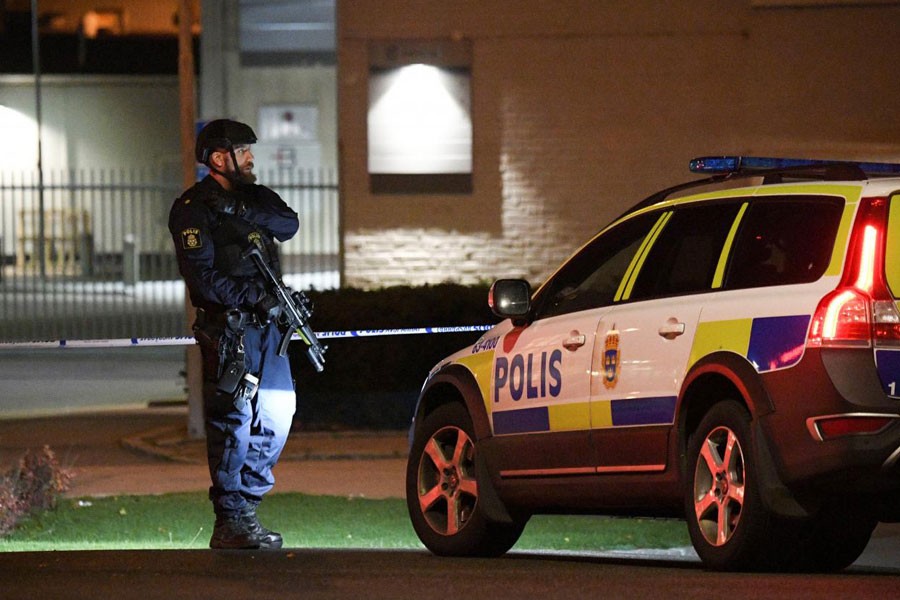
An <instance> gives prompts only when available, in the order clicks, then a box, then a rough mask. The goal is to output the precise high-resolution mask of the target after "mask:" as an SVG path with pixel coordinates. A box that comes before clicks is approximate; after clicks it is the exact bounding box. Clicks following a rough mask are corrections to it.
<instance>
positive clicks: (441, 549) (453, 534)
mask: <svg viewBox="0 0 900 600" xmlns="http://www.w3.org/2000/svg"><path fill="white" fill-rule="evenodd" d="M475 453H476V447H475V435H474V428H473V426H472V419H471V417H469V414H468V412H467V411H466V409H465V407H464V406H463V405H462V404H458V403H452V404H445V405H442V406H440V407H438V408H437V409H435V410H434V411H433V412H432V413H430V414H429V415H427V416H426V417H425V419H424V420H423V422H422V423H421V424H420V425H419V426H418V427H416V432H415V437H414V438H413V444H412V448H411V449H410V454H409V462H408V463H407V468H406V504H407V508H408V509H409V516H410V520H411V521H412V525H413V528H414V529H415V531H416V534H417V535H418V536H419V539H420V540H421V541H422V543H423V544H425V547H427V548H428V549H429V550H431V551H432V552H434V553H435V554H437V555H440V556H498V555H500V554H503V553H504V552H506V551H507V550H509V549H510V548H511V547H512V546H513V545H514V544H515V543H516V541H517V540H518V539H519V536H520V535H521V534H522V530H523V529H524V527H525V523H524V521H514V522H512V523H497V522H494V521H491V520H489V519H488V518H487V517H486V515H485V514H484V513H483V511H482V510H481V507H480V505H479V483H478V480H477V478H476V476H475Z"/></svg>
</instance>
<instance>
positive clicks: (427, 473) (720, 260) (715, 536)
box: [406, 157, 900, 570]
mask: <svg viewBox="0 0 900 600" xmlns="http://www.w3.org/2000/svg"><path fill="white" fill-rule="evenodd" d="M691 168H692V170H693V171H695V172H705V173H710V175H709V176H708V177H707V178H705V179H701V180H699V181H695V182H689V183H688V184H683V185H680V186H675V187H674V188H670V189H668V190H664V191H662V192H660V193H658V194H655V195H654V196H652V197H650V198H648V199H646V200H645V201H644V202H641V203H640V204H638V205H637V206H636V207H634V208H633V209H632V210H630V211H629V212H627V213H626V214H625V215H623V216H622V217H620V218H619V219H617V220H616V221H615V222H613V223H612V224H611V225H610V226H608V227H606V228H605V229H604V230H603V231H602V232H601V233H600V234H598V235H597V236H596V237H595V238H593V239H592V240H591V241H589V242H588V243H587V244H586V245H585V246H583V247H582V248H581V249H580V250H578V252H576V253H575V254H574V255H573V256H572V257H571V258H570V259H569V260H568V261H566V262H565V263H564V264H563V265H562V266H561V267H560V268H559V269H558V270H557V271H556V272H555V273H554V274H553V275H552V276H551V277H550V278H549V279H548V280H547V281H546V282H544V284H543V285H541V286H540V288H539V289H538V290H537V292H535V293H534V295H533V296H532V295H531V291H530V288H529V285H528V283H526V282H525V281H520V280H500V281H497V282H495V284H494V285H493V287H492V288H491V298H490V299H489V300H490V302H491V305H492V308H493V309H494V311H495V313H496V314H498V315H499V316H501V317H504V318H505V320H504V321H503V322H501V323H500V324H498V325H497V326H495V327H493V328H492V329H491V330H490V331H488V332H487V333H485V334H484V335H483V336H482V337H481V338H480V339H479V340H478V341H477V342H476V343H475V344H474V345H473V346H471V347H468V348H465V349H464V350H462V351H460V352H458V353H456V354H454V355H452V356H450V357H448V358H447V359H445V360H443V361H442V362H440V363H439V364H438V365H436V366H435V367H434V369H433V370H432V371H431V373H430V374H429V376H428V378H427V380H426V381H425V384H424V386H423V388H422V392H421V395H420V399H419V403H418V406H417V409H416V413H415V419H414V423H413V428H412V431H411V452H410V459H409V465H408V470H407V484H406V489H407V501H408V507H409V513H410V517H411V520H412V524H413V526H414V528H415V530H416V532H417V534H418V536H419V538H420V539H421V540H422V542H423V543H424V544H425V546H427V547H428V548H429V549H430V550H431V551H433V552H434V553H436V554H439V555H497V554H502V553H503V552H505V551H506V550H508V549H509V548H510V547H511V546H512V545H513V544H514V543H515V542H516V540H517V539H518V537H519V535H520V534H521V532H522V529H523V527H524V526H525V523H526V522H527V520H528V518H529V517H530V515H532V514H535V513H541V512H592V513H605V514H632V515H644V514H648V515H680V516H683V517H685V518H686V519H687V523H688V529H689V531H690V536H691V539H692V541H693V544H694V547H695V548H696V550H697V553H698V554H699V555H700V557H701V559H702V560H703V562H704V563H705V564H706V565H707V566H708V567H710V568H713V569H735V570H759V569H763V570H835V569H841V568H843V567H845V566H847V565H849V564H850V563H852V562H853V561H854V560H855V559H856V558H857V557H858V556H859V554H860V553H861V552H862V551H863V549H864V548H865V546H866V545H867V543H868V541H869V538H870V536H871V533H872V530H873V529H874V527H875V525H876V524H877V523H878V522H879V521H898V520H900V384H898V382H900V312H898V306H897V297H898V296H900V165H886V164H874V163H840V162H823V161H808V160H791V159H762V158H749V157H719V158H706V159H696V160H694V161H692V162H691ZM886 175H888V176H886ZM890 176H893V177H890ZM751 177H755V178H761V180H760V179H750V178H751ZM741 178H748V179H747V183H748V186H747V187H740V188H734V187H731V188H730V189H724V190H723V189H721V188H722V187H723V186H718V189H717V190H716V191H706V192H704V193H699V194H698V193H694V194H693V195H684V194H690V193H691V191H688V189H689V188H690V187H692V186H700V185H707V184H709V185H714V184H717V183H719V182H723V181H728V182H733V181H734V180H738V179H741ZM732 185H733V183H732ZM678 194H681V195H682V196H681V197H678V198H674V197H675V196H676V195H678ZM673 198H674V199H673Z"/></svg>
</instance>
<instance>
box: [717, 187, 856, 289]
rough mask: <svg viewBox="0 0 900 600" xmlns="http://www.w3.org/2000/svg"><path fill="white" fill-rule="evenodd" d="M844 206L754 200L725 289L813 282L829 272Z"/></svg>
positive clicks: (827, 201)
mask: <svg viewBox="0 0 900 600" xmlns="http://www.w3.org/2000/svg"><path fill="white" fill-rule="evenodd" d="M843 207H844V202H843V200H842V199H840V198H834V197H818V196H812V197H810V196H804V197H796V196H790V197H772V198H764V199H755V200H753V201H752V202H751V203H750V206H749V207H748V209H747V213H746V214H745V215H744V218H743V219H742V221H741V225H740V229H739V231H738V235H737V238H736V239H735V244H734V251H733V252H732V255H731V259H730V263H729V266H728V270H727V271H726V275H725V285H724V287H726V288H729V289H740V288H754V287H764V286H770V285H790V284H795V283H809V282H811V281H815V280H817V279H818V278H819V277H821V276H822V274H823V273H825V269H826V268H828V263H829V262H830V261H831V252H832V249H833V247H834V240H835V237H836V235H837V230H838V226H839V224H840V221H841V214H842V212H843Z"/></svg>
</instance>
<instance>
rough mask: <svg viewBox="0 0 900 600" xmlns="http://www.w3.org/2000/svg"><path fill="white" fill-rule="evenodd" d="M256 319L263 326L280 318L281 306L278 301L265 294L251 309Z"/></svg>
mask: <svg viewBox="0 0 900 600" xmlns="http://www.w3.org/2000/svg"><path fill="white" fill-rule="evenodd" d="M253 310H254V311H255V312H256V317H257V318H258V319H259V322H260V323H262V324H263V325H268V324H269V323H271V322H272V321H274V320H276V319H278V317H280V316H281V305H280V304H278V300H277V299H276V298H275V296H273V295H271V294H266V295H264V296H263V297H262V298H260V299H259V302H257V303H256V305H255V306H254V307H253Z"/></svg>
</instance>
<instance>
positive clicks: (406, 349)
mask: <svg viewBox="0 0 900 600" xmlns="http://www.w3.org/2000/svg"><path fill="white" fill-rule="evenodd" d="M487 292H488V286H487V285H478V286H462V285H456V284H440V285H433V286H423V287H391V288H384V289H381V290H372V291H364V290H357V289H340V290H330V291H322V292H311V293H309V296H310V298H311V299H312V300H313V302H314V303H315V309H314V313H313V318H312V320H311V324H312V328H313V329H314V330H315V331H320V332H324V331H348V330H363V329H365V330H370V329H406V328H418V327H450V326H461V325H490V324H494V323H496V322H497V318H496V317H494V316H493V314H492V313H491V311H490V308H488V305H487ZM480 335H481V333H480V332H469V333H442V334H421V335H389V336H379V337H364V338H359V337H357V338H348V339H332V340H325V341H323V343H325V344H327V346H328V351H327V352H326V354H325V371H324V372H323V373H316V372H315V371H314V370H313V368H312V366H311V365H310V364H309V360H308V359H307V358H306V355H305V346H304V345H303V344H302V343H301V342H293V343H292V344H291V346H290V358H291V365H292V369H293V373H294V378H295V379H296V382H297V400H298V410H297V416H296V417H295V425H300V426H302V427H304V428H307V429H334V428H365V429H404V428H406V427H408V426H409V422H410V418H411V416H412V410H413V408H414V406H415V400H416V397H417V396H418V392H419V390H420V389H421V387H422V383H423V382H424V381H425V377H426V376H427V375H428V371H429V370H430V369H431V367H433V366H434V364H435V363H436V362H437V361H438V360H440V359H441V358H443V357H445V356H447V355H448V354H451V353H452V352H455V351H457V350H459V349H461V348H464V347H465V346H467V345H471V344H473V343H474V342H475V340H477V339H478V338H479V336H480Z"/></svg>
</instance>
